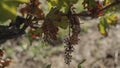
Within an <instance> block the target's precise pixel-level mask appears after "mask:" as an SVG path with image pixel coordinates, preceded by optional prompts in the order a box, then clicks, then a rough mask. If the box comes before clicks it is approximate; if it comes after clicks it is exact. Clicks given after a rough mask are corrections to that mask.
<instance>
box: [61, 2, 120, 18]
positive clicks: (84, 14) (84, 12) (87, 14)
mask: <svg viewBox="0 0 120 68" xmlns="http://www.w3.org/2000/svg"><path fill="white" fill-rule="evenodd" d="M118 4H120V1H116V2H113V3H111V4H109V5H108V6H106V7H104V8H102V9H100V10H98V11H97V12H95V13H99V12H101V11H104V10H107V9H109V8H110V7H112V6H116V5H118ZM63 15H65V16H67V14H63ZM72 15H73V16H87V17H91V16H93V15H95V14H93V13H90V12H88V11H83V12H80V13H76V14H72Z"/></svg>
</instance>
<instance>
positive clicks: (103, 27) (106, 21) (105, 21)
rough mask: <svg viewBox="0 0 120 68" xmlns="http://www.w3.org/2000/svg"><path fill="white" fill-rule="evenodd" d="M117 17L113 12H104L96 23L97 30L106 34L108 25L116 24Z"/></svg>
mask: <svg viewBox="0 0 120 68" xmlns="http://www.w3.org/2000/svg"><path fill="white" fill-rule="evenodd" d="M117 21H118V17H117V15H116V14H115V13H111V14H106V15H105V16H103V17H101V18H100V23H99V24H98V28H99V31H100V33H101V34H102V35H104V36H107V34H108V33H107V30H108V28H109V26H110V25H114V26H115V25H116V24H117Z"/></svg>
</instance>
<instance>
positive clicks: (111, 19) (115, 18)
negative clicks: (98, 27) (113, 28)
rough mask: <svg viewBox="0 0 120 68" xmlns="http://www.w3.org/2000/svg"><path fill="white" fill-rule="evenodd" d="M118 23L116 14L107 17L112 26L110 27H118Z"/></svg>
mask: <svg viewBox="0 0 120 68" xmlns="http://www.w3.org/2000/svg"><path fill="white" fill-rule="evenodd" d="M117 21H118V17H117V15H116V14H110V15H109V16H108V17H107V23H108V24H110V25H116V24H117Z"/></svg>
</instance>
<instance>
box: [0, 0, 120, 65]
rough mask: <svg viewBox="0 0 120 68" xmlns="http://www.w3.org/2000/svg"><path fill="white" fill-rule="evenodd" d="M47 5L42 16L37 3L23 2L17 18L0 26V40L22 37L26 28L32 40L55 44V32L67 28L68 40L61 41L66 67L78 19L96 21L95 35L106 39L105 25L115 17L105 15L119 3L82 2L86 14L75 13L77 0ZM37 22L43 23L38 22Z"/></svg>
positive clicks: (106, 0)
mask: <svg viewBox="0 0 120 68" xmlns="http://www.w3.org/2000/svg"><path fill="white" fill-rule="evenodd" d="M46 1H47V2H48V5H49V6H50V7H49V8H50V11H49V12H48V13H47V14H46V15H45V13H44V11H43V9H42V8H41V5H42V3H41V2H40V1H39V0H30V1H29V2H27V3H25V6H24V7H22V8H21V9H20V11H19V13H20V14H21V16H20V15H17V16H16V19H15V20H11V22H10V24H9V25H8V26H0V40H8V39H11V38H15V37H19V36H21V35H23V34H26V33H27V32H26V30H27V28H28V27H29V29H28V33H29V37H30V38H31V39H32V40H34V39H44V40H45V41H48V40H51V41H53V42H54V41H55V40H57V39H58V37H57V34H58V32H59V29H60V28H62V29H67V28H69V34H68V37H67V38H65V40H64V41H65V44H66V46H65V63H66V64H70V62H71V59H72V52H73V51H74V45H77V44H78V42H79V34H80V32H81V28H80V26H81V25H80V17H81V16H84V17H87V16H89V17H91V18H100V23H98V29H99V32H100V33H101V34H102V35H103V36H105V37H106V36H108V31H107V29H109V26H111V25H114V26H115V25H116V24H117V21H118V17H117V15H115V14H107V13H109V12H108V11H111V10H112V11H114V9H113V8H112V7H113V6H117V5H118V4H120V0H115V1H113V2H112V1H110V0H104V1H102V2H101V1H100V0H83V3H82V5H83V7H84V9H85V10H86V11H83V12H80V13H77V12H76V8H75V7H74V4H76V3H77V2H78V0H61V1H60V0H46ZM39 21H43V22H42V23H40V22H39Z"/></svg>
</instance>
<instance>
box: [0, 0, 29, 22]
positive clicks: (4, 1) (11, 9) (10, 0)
mask: <svg viewBox="0 0 120 68" xmlns="http://www.w3.org/2000/svg"><path fill="white" fill-rule="evenodd" d="M26 2H28V0H1V1H0V22H4V21H6V20H8V19H15V17H16V13H17V7H18V5H19V4H20V3H26Z"/></svg>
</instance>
